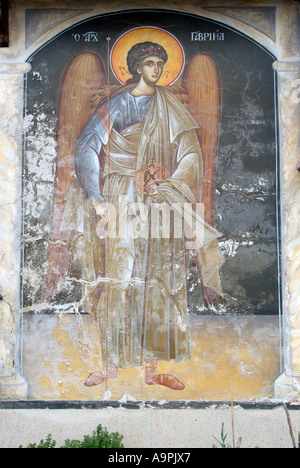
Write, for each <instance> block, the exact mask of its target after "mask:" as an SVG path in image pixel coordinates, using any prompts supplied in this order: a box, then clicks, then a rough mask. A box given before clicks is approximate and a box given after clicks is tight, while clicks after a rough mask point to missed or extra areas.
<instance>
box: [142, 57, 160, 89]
mask: <svg viewBox="0 0 300 468" xmlns="http://www.w3.org/2000/svg"><path fill="white" fill-rule="evenodd" d="M164 64H165V62H164V61H163V60H162V59H161V58H159V57H155V56H154V57H147V58H145V59H144V60H143V61H142V63H141V65H140V66H139V68H138V70H137V71H138V73H139V74H140V75H141V77H142V78H143V80H144V81H145V83H146V84H147V85H150V86H151V85H152V86H153V85H155V84H156V83H157V82H158V81H159V79H160V77H161V75H162V73H163V69H164Z"/></svg>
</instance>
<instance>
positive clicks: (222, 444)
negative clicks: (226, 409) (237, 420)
mask: <svg viewBox="0 0 300 468" xmlns="http://www.w3.org/2000/svg"><path fill="white" fill-rule="evenodd" d="M214 439H216V437H214ZM226 439H227V434H225V433H224V423H222V429H221V440H218V439H216V441H217V442H218V443H219V444H220V447H219V448H232V447H231V445H229V444H227V442H226ZM212 448H218V447H217V446H216V445H213V446H212Z"/></svg>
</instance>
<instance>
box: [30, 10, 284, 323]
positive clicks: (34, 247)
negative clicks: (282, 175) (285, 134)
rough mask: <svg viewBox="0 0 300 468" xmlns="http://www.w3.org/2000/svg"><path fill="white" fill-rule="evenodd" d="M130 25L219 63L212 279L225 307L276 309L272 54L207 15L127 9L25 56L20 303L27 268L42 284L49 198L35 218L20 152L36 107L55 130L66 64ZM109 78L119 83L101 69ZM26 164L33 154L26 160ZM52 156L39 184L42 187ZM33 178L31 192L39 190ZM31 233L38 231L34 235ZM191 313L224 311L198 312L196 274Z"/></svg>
mask: <svg viewBox="0 0 300 468" xmlns="http://www.w3.org/2000/svg"><path fill="white" fill-rule="evenodd" d="M138 26H157V27H161V28H163V29H165V30H166V31H169V32H170V33H172V34H173V35H175V36H176V37H177V38H178V40H179V41H180V42H181V44H182V45H183V47H184V49H185V54H186V61H187V62H188V60H189V59H190V58H191V57H192V56H193V55H194V54H196V53H198V52H207V53H209V54H211V56H212V57H213V58H214V59H215V61H216V62H217V64H218V67H219V70H220V75H221V83H222V123H221V129H220V149H219V160H218V170H217V177H216V199H215V221H216V228H217V229H218V230H219V231H220V232H221V233H222V234H223V237H222V238H221V239H220V242H221V244H220V245H221V248H222V250H223V253H224V255H225V258H226V263H225V264H224V266H223V268H222V270H221V278H222V284H223V289H224V292H225V293H226V299H227V303H228V304H227V313H238V314H277V313H278V310H279V298H278V239H277V206H278V200H277V197H276V190H277V183H276V180H277V173H276V170H277V152H276V125H275V118H276V106H275V95H274V93H275V89H276V86H275V82H274V72H273V70H272V63H273V61H274V57H271V56H270V55H269V54H268V53H267V52H265V51H264V50H263V49H262V48H261V47H259V46H258V45H257V44H255V43H254V42H252V41H250V40H249V39H246V38H245V37H243V36H241V35H240V34H239V33H236V32H235V31H233V30H230V29H228V28H227V27H223V26H221V25H220V24H217V23H214V22H212V21H208V20H202V19H200V18H199V17H194V16H191V15H186V14H178V13H171V12H169V11H168V12H164V11H159V12H157V11H156V12H155V11H151V10H150V11H145V10H144V11H131V12H126V13H124V12H123V13H118V14H113V15H105V16H102V17H98V18H94V19H92V20H89V21H86V22H84V23H80V24H78V25H77V26H74V27H72V28H70V29H68V30H67V31H65V32H64V33H63V34H60V35H59V36H58V37H57V38H55V39H54V40H52V41H51V42H49V43H48V44H46V45H45V46H44V47H43V48H42V49H40V50H39V51H38V52H37V53H35V54H34V55H33V56H32V57H31V58H30V59H29V61H30V62H31V65H32V70H31V72H30V73H29V74H28V76H27V83H26V88H27V93H26V113H27V114H28V115H31V116H33V120H32V124H31V126H30V128H29V129H28V131H27V134H26V138H25V152H24V213H25V215H24V266H25V270H24V278H23V302H24V306H28V305H31V304H34V303H37V302H39V300H40V294H41V286H40V287H39V288H36V290H35V291H34V292H33V290H32V288H31V287H30V276H31V272H32V271H33V270H34V271H35V274H36V275H37V277H38V278H39V279H40V283H41V284H42V276H43V271H44V264H45V261H46V247H47V235H48V229H49V219H50V210H51V196H50V197H49V200H48V202H47V203H45V204H44V205H43V206H44V207H43V208H42V209H41V211H40V213H39V215H38V216H37V215H36V214H35V215H32V214H31V213H30V206H28V200H27V198H26V193H27V189H28V187H29V185H30V184H31V188H32V178H33V176H34V174H33V172H32V170H30V169H28V168H29V167H30V164H29V160H28V158H29V157H30V158H35V157H36V158H38V157H41V154H39V155H38V154H36V156H35V143H34V139H35V138H34V137H35V134H36V132H37V131H39V126H38V119H39V115H40V113H41V112H43V114H44V115H46V116H47V119H46V120H45V128H44V130H45V132H46V133H47V132H49V135H50V134H51V135H52V136H53V135H55V126H56V110H57V100H58V91H59V85H60V80H61V77H62V74H63V72H64V70H65V68H66V65H67V64H68V62H69V61H70V60H71V59H72V58H73V57H74V55H76V54H77V53H80V52H82V51H85V50H90V51H93V52H97V53H98V54H99V55H101V56H102V57H103V59H104V61H105V57H106V56H107V41H106V38H107V37H108V36H109V37H110V38H111V42H110V43H111V44H112V45H113V44H114V43H115V41H116V40H117V39H118V37H119V36H120V35H122V34H123V33H125V32H126V31H128V30H130V29H132V28H134V27H138ZM89 31H95V32H97V33H98V40H99V42H89V43H88V42H85V41H84V39H83V38H82V40H80V41H79V42H76V41H75V39H74V36H73V35H74V34H80V35H81V37H82V35H83V34H84V33H86V32H89ZM196 31H201V32H203V33H205V32H212V33H213V32H216V31H219V32H220V33H224V35H225V40H224V41H211V42H192V41H191V32H196ZM110 82H111V84H118V82H117V81H116V79H115V77H114V76H113V75H112V73H111V74H110ZM31 162H33V161H31ZM54 170H55V161H53V171H52V175H51V176H50V175H49V180H48V182H47V181H46V182H45V180H44V181H40V183H41V184H44V186H46V185H48V188H49V190H50V192H49V193H50V194H51V188H52V186H53V177H54ZM38 183H39V181H38V180H37V178H36V180H35V187H36V190H35V193H36V196H37V197H38V193H39V192H38ZM37 231H39V232H41V233H42V234H41V235H40V236H38V238H37V236H36V233H37ZM189 291H190V294H189V309H190V312H191V313H195V314H203V313H224V308H222V307H221V308H219V309H218V310H210V311H207V310H204V308H203V307H202V298H201V292H200V288H199V285H198V278H197V274H196V272H195V271H194V270H193V268H192V269H191V274H190V277H189ZM80 296H81V291H80V287H79V286H78V284H77V283H72V282H71V283H68V284H67V285H65V287H63V288H62V292H61V294H60V295H59V296H58V298H57V300H56V302H58V303H60V304H63V303H66V302H73V301H76V300H80Z"/></svg>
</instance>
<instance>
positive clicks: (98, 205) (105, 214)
mask: <svg viewBox="0 0 300 468" xmlns="http://www.w3.org/2000/svg"><path fill="white" fill-rule="evenodd" d="M92 205H93V207H94V209H95V211H96V213H97V215H99V216H100V218H101V219H103V221H104V224H105V225H106V226H107V225H108V222H109V209H108V207H107V204H106V203H104V202H101V201H100V200H97V199H96V200H93V201H92Z"/></svg>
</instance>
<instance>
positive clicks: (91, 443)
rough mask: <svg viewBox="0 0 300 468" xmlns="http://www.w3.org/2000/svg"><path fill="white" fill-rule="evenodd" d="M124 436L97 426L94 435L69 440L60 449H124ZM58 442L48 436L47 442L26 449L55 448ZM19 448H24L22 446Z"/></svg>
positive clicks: (30, 445) (31, 445)
mask: <svg viewBox="0 0 300 468" xmlns="http://www.w3.org/2000/svg"><path fill="white" fill-rule="evenodd" d="M122 440H123V436H122V435H120V434H119V433H118V432H111V433H110V432H108V430H107V429H106V428H103V427H102V426H101V424H100V425H99V426H97V429H96V431H93V434H92V435H91V436H90V435H85V436H84V437H83V440H82V441H80V440H70V439H67V440H65V442H64V445H63V446H62V447H58V448H124V445H123V443H122ZM55 447H56V441H55V440H53V439H52V436H51V434H48V436H47V438H46V440H45V441H44V440H41V441H40V443H39V444H38V445H37V444H29V445H28V447H26V448H55ZM19 448H23V447H22V446H20V447H19Z"/></svg>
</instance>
